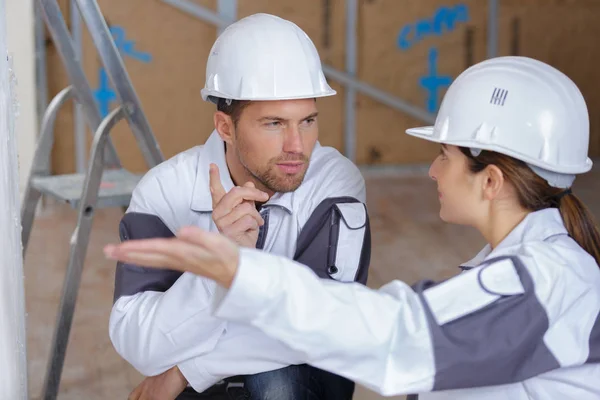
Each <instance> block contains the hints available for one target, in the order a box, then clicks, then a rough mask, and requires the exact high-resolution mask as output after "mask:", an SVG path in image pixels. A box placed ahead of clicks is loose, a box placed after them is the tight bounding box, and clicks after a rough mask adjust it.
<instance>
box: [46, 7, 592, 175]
mask: <svg viewBox="0 0 600 400" xmlns="http://www.w3.org/2000/svg"><path fill="white" fill-rule="evenodd" d="M62 2H63V3H64V4H63V5H64V8H63V9H64V10H65V11H68V6H67V1H66V0H62ZM195 3H197V4H199V5H202V6H205V7H208V8H209V9H212V10H216V0H196V1H195ZM99 5H100V7H101V9H102V11H103V12H104V14H105V17H106V19H107V22H108V23H109V25H111V26H112V27H113V30H114V34H115V35H116V36H115V37H117V41H118V42H119V43H118V44H120V45H121V48H122V50H123V51H122V54H123V58H124V60H125V65H126V67H127V69H128V72H129V75H130V77H131V80H132V82H133V84H134V87H135V89H136V91H137V92H138V95H139V97H140V100H141V102H142V107H143V109H144V111H145V112H146V114H147V116H148V119H149V121H150V124H151V126H152V128H153V130H154V133H155V135H156V137H157V139H158V142H159V144H160V146H161V148H162V150H163V152H164V154H165V156H166V157H170V156H172V155H174V154H176V153H178V152H180V151H182V150H185V149H187V148H189V147H191V146H194V145H196V144H201V143H202V142H203V141H204V140H205V139H206V138H207V137H208V135H209V134H210V132H211V131H212V127H213V123H212V113H213V111H214V106H213V105H212V104H210V103H205V102H203V101H202V99H201V98H200V89H201V88H202V86H203V84H204V72H205V71H204V70H205V66H206V58H207V56H208V52H209V50H210V47H211V46H212V43H213V42H214V40H215V38H216V29H215V27H213V26H211V25H209V24H208V23H205V22H202V21H200V20H198V19H196V18H195V17H193V16H191V15H188V14H186V13H184V12H182V11H179V10H177V9H175V8H173V7H172V6H170V5H167V4H165V3H163V2H162V1H159V0H152V1H148V0H128V1H127V2H123V1H118V0H100V1H99ZM256 12H268V13H273V14H276V15H279V16H281V17H283V18H287V19H290V20H292V21H294V22H295V23H297V24H298V25H299V26H300V27H301V28H302V29H304V30H305V31H306V32H307V33H308V35H309V36H310V37H311V38H312V39H313V41H314V42H315V45H316V46H317V48H318V50H319V52H320V54H321V57H322V60H323V62H324V63H326V64H328V65H330V66H332V67H334V68H336V69H338V70H343V69H344V56H345V44H344V43H345V42H344V41H345V33H344V29H345V28H344V24H345V1H344V0H307V1H302V2H298V1H293V0H279V1H277V2H273V1H267V0H238V18H241V17H244V16H247V15H250V14H252V13H256ZM598 16H600V3H598V2H595V1H589V0H588V1H583V0H579V1H574V0H571V1H566V0H563V1H561V0H533V1H528V2H522V1H519V0H500V9H499V14H498V18H499V20H498V23H499V35H498V37H499V46H498V50H499V53H498V55H509V54H519V55H526V56H532V57H535V58H538V59H540V60H543V61H546V62H549V63H550V64H552V65H554V66H555V67H557V68H559V69H561V70H562V71H564V72H565V73H567V74H569V76H571V77H572V78H573V79H574V80H575V82H576V83H577V84H578V85H579V87H580V88H581V89H582V91H583V92H584V95H585V97H586V100H587V101H588V105H589V109H590V114H591V121H592V144H591V148H590V152H591V154H592V155H600V131H599V130H600V113H598V112H596V111H595V110H596V109H598V107H599V106H600V94H598V93H597V91H596V90H595V87H596V85H597V84H598V81H599V79H600V71H598V70H597V68H595V65H596V64H597V63H596V62H595V61H596V59H598V58H600V49H599V48H597V47H596V46H595V43H594V38H595V37H599V36H598V33H600V32H598V31H599V30H600V27H599V25H600V24H597V23H596V19H597V17H598ZM66 17H67V20H68V13H67V15H66ZM488 22H489V21H488V9H487V1H484V0H462V1H459V0H419V1H402V2H399V1H397V0H363V1H360V2H359V18H358V29H359V32H358V38H359V42H358V78H359V79H360V80H362V81H365V82H367V83H369V84H371V85H373V86H375V87H377V88H379V89H382V90H385V91H387V92H389V93H390V94H392V95H395V96H398V97H401V98H403V99H405V100H407V101H409V102H410V103H411V104H414V105H416V106H418V107H420V108H422V109H423V110H427V111H429V112H432V113H435V112H436V111H437V109H438V107H439V102H440V100H441V98H442V96H443V94H444V92H445V89H446V88H447V86H448V84H449V83H450V82H451V81H452V80H453V79H454V78H455V77H456V76H457V75H458V74H459V73H460V72H461V71H462V70H464V69H465V68H466V67H468V66H469V65H471V64H473V63H476V62H479V61H482V60H484V59H485V58H486V57H487V50H486V48H487V47H486V45H487V29H488ZM83 46H84V54H83V59H84V68H85V71H86V73H87V75H88V78H89V80H90V83H91V86H92V88H93V89H94V90H96V94H97V98H98V101H99V103H100V104H101V107H102V108H103V109H106V107H114V102H110V97H111V96H112V94H111V91H110V89H109V87H108V85H107V83H108V82H107V81H106V79H107V78H106V77H105V76H103V74H102V69H101V67H100V62H99V60H98V57H97V56H96V54H95V51H94V49H93V46H92V42H91V39H90V38H89V35H88V34H87V33H86V32H85V30H84V38H83ZM48 68H49V80H50V82H49V83H50V93H51V94H56V93H57V92H58V91H59V90H60V89H61V88H62V87H64V86H65V85H66V84H67V82H66V79H65V74H64V72H63V70H62V66H61V65H60V60H59V58H58V56H57V54H56V52H55V50H54V49H53V46H52V45H49V48H48ZM331 84H332V86H333V87H334V89H336V90H337V91H338V93H339V95H338V96H334V97H329V98H324V99H320V100H319V103H318V104H319V110H320V112H321V117H320V132H321V142H322V144H324V145H330V146H334V147H336V148H338V149H339V150H341V151H343V129H344V127H343V113H344V107H343V104H344V98H343V96H344V88H343V86H341V85H339V84H337V83H336V82H333V81H332V82H331ZM105 112H106V111H105ZM72 121H73V116H72V107H71V106H70V105H67V106H66V107H65V110H63V112H61V113H60V115H59V117H58V119H57V130H56V132H57V141H56V148H55V151H54V153H53V167H54V173H64V172H71V171H73V170H74V146H73V143H74V141H73V122H72ZM356 123H357V125H356V127H357V132H356V135H357V154H356V161H357V162H358V163H359V164H414V163H427V162H429V161H431V159H432V158H433V157H434V155H435V153H436V151H437V147H436V146H435V145H433V144H431V143H426V142H424V141H420V140H418V139H415V138H412V137H409V136H408V135H405V134H404V130H405V129H406V128H408V127H413V126H419V125H423V124H424V122H422V121H419V120H416V119H415V118H413V117H410V116H408V115H406V114H404V113H402V112H400V111H396V110H392V109H390V108H388V107H387V106H385V105H382V104H380V103H378V102H377V101H374V100H371V99H370V98H368V97H366V96H363V95H360V94H358V95H357V101H356ZM112 137H113V138H114V142H115V145H116V146H117V149H118V152H119V155H120V156H121V158H122V161H123V164H124V165H125V166H126V167H127V168H129V169H131V170H133V171H136V172H143V171H145V170H146V169H147V167H146V165H145V163H144V161H143V159H142V156H141V153H140V151H139V150H138V149H137V146H136V144H135V140H134V138H133V136H132V135H131V133H130V131H129V128H128V127H127V125H126V124H125V123H123V122H122V123H120V124H119V125H118V126H117V128H116V129H115V131H114V133H113V135H112Z"/></svg>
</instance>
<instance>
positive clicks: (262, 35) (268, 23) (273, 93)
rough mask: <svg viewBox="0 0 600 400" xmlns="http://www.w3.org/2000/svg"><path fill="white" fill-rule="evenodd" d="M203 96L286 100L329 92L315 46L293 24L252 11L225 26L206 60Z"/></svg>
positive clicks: (329, 94) (331, 92)
mask: <svg viewBox="0 0 600 400" xmlns="http://www.w3.org/2000/svg"><path fill="white" fill-rule="evenodd" d="M201 94H202V99H204V100H207V99H208V100H210V101H215V100H214V99H213V97H220V98H224V99H232V100H289V99H303V98H315V97H323V96H332V95H334V94H336V92H335V90H333V89H332V88H331V87H329V85H328V84H327V80H326V79H325V76H324V74H323V70H322V69H321V60H320V59H319V54H318V53H317V49H316V48H315V45H314V44H313V42H312V41H311V40H310V38H309V37H308V35H307V34H306V33H304V31H303V30H302V29H300V28H299V27H298V26H297V25H296V24H294V23H292V22H290V21H287V20H285V19H282V18H279V17H276V16H274V15H270V14H262V13H260V14H254V15H250V16H248V17H245V18H242V19H240V20H239V21H237V22H235V23H233V24H231V25H229V26H228V27H227V28H226V29H225V30H224V31H223V33H222V34H221V35H220V36H219V37H218V38H217V41H216V42H215V44H214V45H213V47H212V49H211V52H210V55H209V57H208V62H207V65H206V84H205V86H204V89H202V91H201Z"/></svg>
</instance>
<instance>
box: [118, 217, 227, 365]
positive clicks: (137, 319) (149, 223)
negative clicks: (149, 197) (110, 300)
mask: <svg viewBox="0 0 600 400" xmlns="http://www.w3.org/2000/svg"><path fill="white" fill-rule="evenodd" d="M120 235H121V240H129V239H142V238H149V237H170V236H173V233H172V232H171V231H170V229H169V228H167V227H166V225H165V224H164V223H163V222H162V221H161V219H160V218H158V217H157V216H155V215H150V214H144V213H137V212H131V213H127V214H125V216H124V217H123V219H122V221H121V223H120ZM214 290H215V285H214V283H212V282H210V281H209V280H207V279H204V278H201V277H198V276H194V275H191V274H183V275H182V274H181V273H179V272H177V271H171V270H167V269H163V270H156V269H151V268H144V267H141V266H137V265H130V264H122V263H119V264H118V265H117V271H116V274H115V294H114V301H115V302H114V305H113V308H112V311H111V315H110V321H109V335H110V338H111V341H112V343H113V346H114V347H115V349H116V351H117V352H118V353H119V354H120V355H121V356H122V357H123V358H124V359H125V360H127V361H128V362H129V363H130V364H131V365H133V366H134V367H135V368H136V369H137V370H138V371H140V372H141V373H142V374H144V375H156V374H159V373H161V372H163V371H165V370H167V369H169V368H170V367H172V366H173V365H176V364H177V363H179V362H183V361H185V360H187V359H190V358H193V357H194V356H197V355H199V354H203V353H204V352H207V351H210V350H211V349H212V348H213V347H214V345H215V343H216V342H217V341H218V339H219V337H220V336H221V335H222V333H223V331H224V329H225V326H226V325H227V322H225V321H223V320H220V319H218V318H215V317H214V316H211V315H210V313H209V310H208V306H209V304H210V301H211V298H212V296H213V294H214Z"/></svg>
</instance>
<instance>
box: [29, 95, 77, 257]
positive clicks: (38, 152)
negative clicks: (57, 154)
mask: <svg viewBox="0 0 600 400" xmlns="http://www.w3.org/2000/svg"><path fill="white" fill-rule="evenodd" d="M73 94H74V92H73V87H72V86H67V87H66V88H64V89H63V90H61V91H60V92H59V93H58V94H57V95H56V96H54V98H53V99H52V101H51V102H50V104H48V107H47V108H46V111H45V112H44V117H43V119H42V125H41V127H40V136H39V138H38V141H37V145H36V149H35V154H34V156H33V165H32V166H31V170H30V172H29V177H28V178H27V189H26V190H25V197H24V199H23V203H22V205H21V226H22V227H23V229H22V230H21V242H22V246H23V257H25V252H26V251H27V244H28V243H29V236H30V234H31V227H32V225H33V218H34V216H35V209H36V207H37V203H38V201H39V199H40V197H41V193H40V192H39V191H38V190H37V189H36V188H34V187H33V184H32V180H33V179H34V178H35V177H36V176H39V175H48V174H49V173H50V153H51V152H52V144H53V142H54V122H55V121H56V116H57V114H58V111H60V109H61V107H62V106H63V104H65V103H66V102H67V101H69V100H70V99H71V98H72V97H73Z"/></svg>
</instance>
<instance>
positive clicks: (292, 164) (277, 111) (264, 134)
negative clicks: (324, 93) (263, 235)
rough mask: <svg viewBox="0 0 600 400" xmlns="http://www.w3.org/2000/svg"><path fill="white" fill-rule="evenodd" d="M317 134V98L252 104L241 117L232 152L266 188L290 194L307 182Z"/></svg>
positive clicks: (236, 129)
mask: <svg viewBox="0 0 600 400" xmlns="http://www.w3.org/2000/svg"><path fill="white" fill-rule="evenodd" d="M318 134H319V129H318V124H317V107H316V103H315V100H314V99H302V100H281V101H253V102H251V103H249V104H248V105H247V106H246V107H245V108H244V110H243V111H242V113H241V115H240V117H239V120H238V122H237V126H236V127H235V132H234V135H233V143H232V146H231V150H233V151H234V152H235V154H236V156H237V158H238V160H239V162H240V163H241V165H242V166H243V167H244V168H245V169H246V171H247V172H248V173H249V174H250V175H252V176H253V177H254V178H255V179H257V180H258V181H259V182H260V183H262V184H263V185H264V186H265V188H267V189H269V190H272V191H273V192H291V191H294V190H296V189H297V188H298V187H299V186H300V184H301V183H302V180H303V179H304V175H305V174H306V170H307V168H308V164H309V160H310V156H311V154H312V151H313V149H314V146H315V143H316V141H317V138H318Z"/></svg>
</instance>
